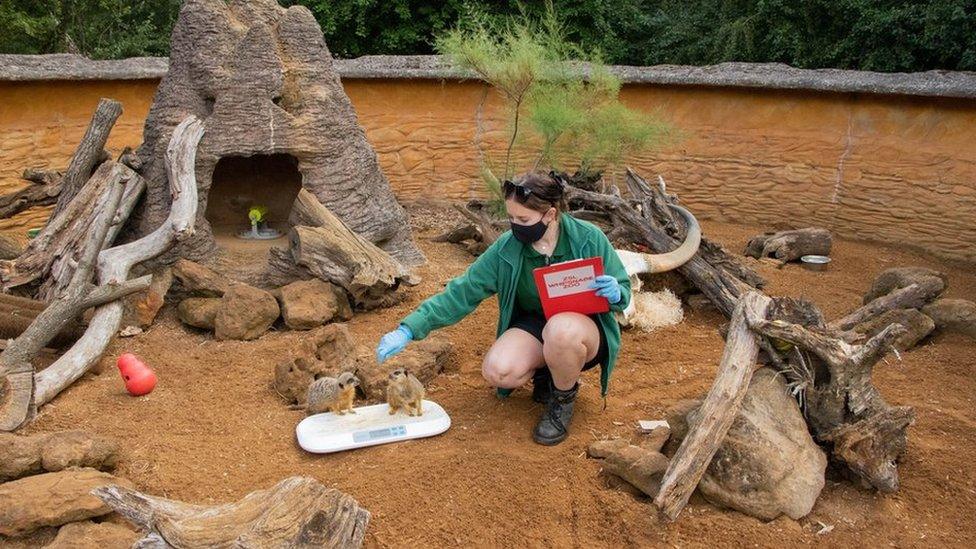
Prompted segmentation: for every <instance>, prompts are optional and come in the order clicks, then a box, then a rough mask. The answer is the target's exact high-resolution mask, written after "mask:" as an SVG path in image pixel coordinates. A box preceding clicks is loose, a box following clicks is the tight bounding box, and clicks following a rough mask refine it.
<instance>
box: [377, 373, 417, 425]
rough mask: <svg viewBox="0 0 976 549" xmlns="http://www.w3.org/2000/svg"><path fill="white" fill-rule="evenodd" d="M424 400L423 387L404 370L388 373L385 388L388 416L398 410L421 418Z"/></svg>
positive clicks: (414, 377)
mask: <svg viewBox="0 0 976 549" xmlns="http://www.w3.org/2000/svg"><path fill="white" fill-rule="evenodd" d="M423 400H424V385H423V384H422V383H420V380H419V379H417V377H416V376H414V375H413V374H411V373H410V372H409V371H408V370H407V369H406V368H397V369H396V370H393V371H392V372H390V382H389V383H388V384H387V386H386V402H387V403H388V404H389V405H390V415H393V414H395V413H397V411H398V410H399V409H400V408H403V409H404V410H406V412H407V414H408V415H411V416H422V415H424V410H423Z"/></svg>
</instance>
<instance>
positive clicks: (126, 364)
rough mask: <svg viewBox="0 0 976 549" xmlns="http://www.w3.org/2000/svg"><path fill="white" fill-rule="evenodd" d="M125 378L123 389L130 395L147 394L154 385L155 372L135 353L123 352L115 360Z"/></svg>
mask: <svg viewBox="0 0 976 549" xmlns="http://www.w3.org/2000/svg"><path fill="white" fill-rule="evenodd" d="M117 364H118V366H119V373H120V374H122V379H124V380H125V390H126V391H129V394H130V395H132V396H142V395H148V394H149V393H150V392H152V390H153V388H154V387H156V374H155V373H154V372H153V371H152V369H151V368H150V367H149V366H146V364H145V363H143V362H142V361H141V360H139V359H138V358H137V357H136V355H134V354H132V353H124V354H123V355H122V356H120V357H119V360H118V362H117Z"/></svg>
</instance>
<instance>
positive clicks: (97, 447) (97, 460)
mask: <svg viewBox="0 0 976 549" xmlns="http://www.w3.org/2000/svg"><path fill="white" fill-rule="evenodd" d="M118 452H119V445H118V444H117V443H116V442H115V441H114V440H111V439H108V438H106V437H102V436H98V435H92V434H89V433H86V432H84V431H62V432H58V433H52V434H50V435H49V436H48V437H47V439H46V440H45V441H44V445H43V446H42V448H41V463H42V465H43V467H44V470H45V471H60V470H62V469H67V468H69V467H90V468H93V469H103V470H105V469H114V468H115V465H116V464H117V463H118V457H119V456H118Z"/></svg>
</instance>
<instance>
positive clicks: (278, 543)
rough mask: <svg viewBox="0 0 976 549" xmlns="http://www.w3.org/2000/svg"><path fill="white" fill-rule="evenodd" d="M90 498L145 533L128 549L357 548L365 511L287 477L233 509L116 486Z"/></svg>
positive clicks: (310, 480)
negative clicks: (183, 500)
mask: <svg viewBox="0 0 976 549" xmlns="http://www.w3.org/2000/svg"><path fill="white" fill-rule="evenodd" d="M92 493H93V494H94V495H95V496H97V497H99V498H100V499H101V500H102V501H104V502H105V503H106V504H107V505H108V506H109V507H111V508H112V509H114V510H115V511H116V512H118V513H119V514H120V515H122V516H123V517H125V518H126V519H128V520H129V521H130V522H132V523H133V524H135V525H136V526H138V527H139V528H140V529H142V530H144V531H147V532H148V533H147V534H146V536H145V537H144V538H142V539H141V540H139V541H138V542H136V544H135V545H134V547H144V548H149V547H154V548H177V549H181V548H190V547H253V548H258V547H342V548H355V547H360V546H362V544H363V538H364V537H365V535H366V527H367V525H368V524H369V518H370V514H369V511H367V510H366V509H363V508H362V507H360V506H359V503H357V502H356V500H355V499H353V498H352V497H351V496H348V495H346V494H343V493H342V492H340V491H338V490H336V489H335V488H327V487H325V486H323V485H322V484H321V483H320V482H318V481H317V480H315V479H313V478H309V477H291V478H287V479H285V480H282V481H281V482H279V483H278V484H276V485H275V486H273V487H271V488H270V489H267V490H259V491H256V492H251V493H250V494H248V495H246V496H244V498H243V499H241V500H240V501H237V502H235V503H228V504H224V505H216V506H205V505H191V504H188V503H183V502H180V501H174V500H171V499H164V498H158V497H153V496H149V495H146V494H142V493H140V492H137V491H135V490H132V489H129V488H125V487H123V486H119V485H109V486H101V487H98V488H96V489H94V490H93V491H92Z"/></svg>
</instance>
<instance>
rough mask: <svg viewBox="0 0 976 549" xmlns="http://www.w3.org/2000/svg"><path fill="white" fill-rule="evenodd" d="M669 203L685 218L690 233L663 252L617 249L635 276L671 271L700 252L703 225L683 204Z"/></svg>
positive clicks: (631, 274)
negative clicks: (647, 252) (653, 252)
mask: <svg viewBox="0 0 976 549" xmlns="http://www.w3.org/2000/svg"><path fill="white" fill-rule="evenodd" d="M668 205H669V206H671V208H672V209H673V210H674V211H676V212H678V213H679V214H680V215H681V217H683V218H684V220H685V225H686V226H687V227H688V234H687V235H686V236H685V241H684V242H682V243H681V245H680V246H678V247H677V248H676V249H674V250H672V251H670V252H666V253H663V254H644V253H639V252H630V251H627V250H617V255H619V256H620V261H621V262H623V264H624V268H625V269H626V270H627V274H628V275H630V276H633V275H636V274H638V273H663V272H665V271H671V270H674V269H677V268H678V267H680V266H682V265H684V264H685V263H687V262H688V261H690V260H691V258H692V257H694V256H695V254H696V253H698V247H699V246H700V245H701V226H699V225H698V220H697V219H695V216H693V215H692V214H691V212H689V211H688V210H686V209H684V208H682V207H681V206H675V205H674V204H668Z"/></svg>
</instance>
